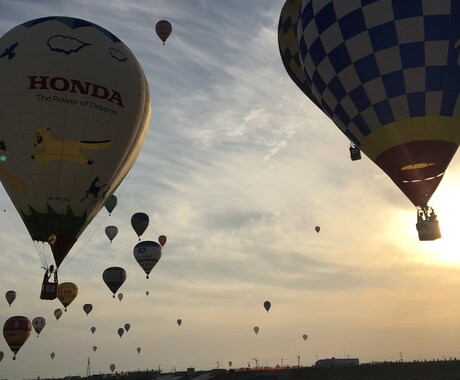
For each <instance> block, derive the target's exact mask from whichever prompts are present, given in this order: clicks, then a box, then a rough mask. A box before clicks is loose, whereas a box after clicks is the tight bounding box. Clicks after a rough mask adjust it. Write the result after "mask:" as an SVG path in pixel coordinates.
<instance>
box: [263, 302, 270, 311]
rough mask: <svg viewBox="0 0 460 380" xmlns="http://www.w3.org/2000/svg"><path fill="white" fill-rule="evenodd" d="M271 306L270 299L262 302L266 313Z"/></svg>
mask: <svg viewBox="0 0 460 380" xmlns="http://www.w3.org/2000/svg"><path fill="white" fill-rule="evenodd" d="M271 307H272V304H271V303H270V301H265V302H264V309H265V310H267V313H268V311H269V310H270V308H271Z"/></svg>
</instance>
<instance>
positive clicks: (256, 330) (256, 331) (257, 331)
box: [254, 326, 259, 335]
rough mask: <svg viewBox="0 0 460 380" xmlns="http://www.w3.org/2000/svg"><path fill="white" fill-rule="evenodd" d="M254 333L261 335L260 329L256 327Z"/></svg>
mask: <svg viewBox="0 0 460 380" xmlns="http://www.w3.org/2000/svg"><path fill="white" fill-rule="evenodd" d="M254 332H255V333H256V335H257V334H258V333H259V327H257V326H256V327H254Z"/></svg>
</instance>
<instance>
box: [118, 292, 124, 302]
mask: <svg viewBox="0 0 460 380" xmlns="http://www.w3.org/2000/svg"><path fill="white" fill-rule="evenodd" d="M117 297H118V300H119V301H120V302H121V300H122V299H123V293H118V296H117Z"/></svg>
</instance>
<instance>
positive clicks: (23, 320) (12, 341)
mask: <svg viewBox="0 0 460 380" xmlns="http://www.w3.org/2000/svg"><path fill="white" fill-rule="evenodd" d="M31 330H32V323H31V322H30V320H29V319H28V318H27V317H23V316H14V317H11V318H8V319H7V320H6V321H5V323H4V324H3V337H4V338H5V340H6V343H7V344H8V346H9V347H10V349H11V351H13V354H14V356H13V360H16V354H17V353H18V351H19V350H20V349H21V347H22V346H23V344H24V343H25V342H26V341H27V339H28V338H29V335H30V332H31Z"/></svg>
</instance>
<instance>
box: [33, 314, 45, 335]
mask: <svg viewBox="0 0 460 380" xmlns="http://www.w3.org/2000/svg"><path fill="white" fill-rule="evenodd" d="M45 326H46V319H45V318H43V317H35V318H34V319H32V327H33V328H34V330H35V332H36V333H37V336H39V335H40V332H41V331H42V330H43V328H44V327H45Z"/></svg>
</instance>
